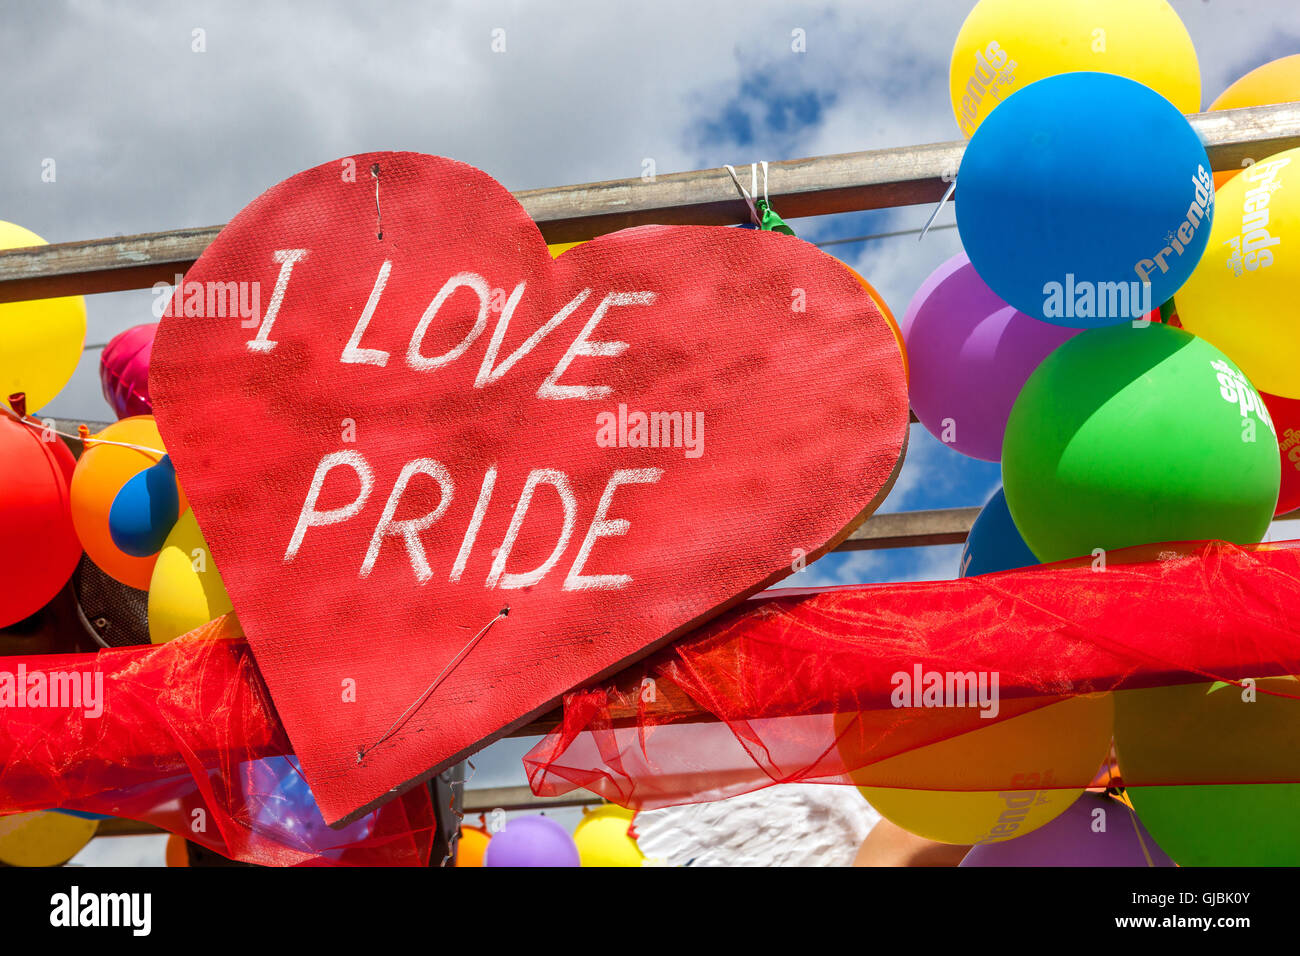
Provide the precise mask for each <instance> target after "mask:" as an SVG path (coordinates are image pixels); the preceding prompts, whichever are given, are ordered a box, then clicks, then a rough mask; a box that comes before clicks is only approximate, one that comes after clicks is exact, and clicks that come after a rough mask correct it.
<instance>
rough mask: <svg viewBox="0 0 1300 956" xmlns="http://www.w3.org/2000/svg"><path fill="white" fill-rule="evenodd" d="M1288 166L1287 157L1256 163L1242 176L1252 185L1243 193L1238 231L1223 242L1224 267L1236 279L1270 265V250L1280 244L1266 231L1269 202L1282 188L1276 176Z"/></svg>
mask: <svg viewBox="0 0 1300 956" xmlns="http://www.w3.org/2000/svg"><path fill="white" fill-rule="evenodd" d="M1290 163H1291V160H1290V159H1289V158H1287V159H1270V160H1267V161H1266V162H1262V163H1255V165H1253V166H1251V167H1249V168H1248V169H1247V170H1246V171H1245V172H1244V173H1242V175H1243V176H1244V177H1245V178H1246V181H1247V182H1251V183H1254V184H1255V185H1254V186H1252V187H1251V188H1249V189H1247V190H1246V198H1245V201H1244V202H1243V203H1242V207H1241V208H1242V213H1241V232H1240V233H1239V234H1238V235H1235V236H1233V237H1232V238H1230V239H1228V240H1227V241H1226V242H1224V245H1225V246H1227V247H1228V261H1227V266H1228V268H1229V269H1230V270H1231V271H1232V274H1233V275H1235V276H1240V275H1241V274H1242V273H1243V272H1254V271H1255V270H1256V269H1266V268H1268V267H1269V266H1271V265H1272V264H1273V250H1272V248H1271V247H1272V246H1276V245H1278V244H1279V243H1281V241H1282V238H1281V237H1280V236H1274V235H1272V234H1271V233H1269V231H1268V228H1267V227H1268V217H1269V213H1268V201H1269V199H1270V198H1271V197H1272V195H1273V193H1274V191H1276V190H1278V189H1281V188H1282V184H1281V183H1280V182H1278V181H1277V174H1278V173H1280V172H1281V171H1282V169H1283V168H1284V167H1286V166H1288V165H1290Z"/></svg>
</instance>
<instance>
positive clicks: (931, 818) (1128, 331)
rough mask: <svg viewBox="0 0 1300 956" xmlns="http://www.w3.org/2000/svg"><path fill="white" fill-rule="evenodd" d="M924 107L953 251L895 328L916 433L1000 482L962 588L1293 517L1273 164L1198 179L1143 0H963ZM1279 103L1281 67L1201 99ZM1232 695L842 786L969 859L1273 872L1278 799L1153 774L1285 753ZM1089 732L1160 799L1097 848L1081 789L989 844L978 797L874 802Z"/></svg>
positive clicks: (1281, 156) (1290, 855) (1218, 690)
mask: <svg viewBox="0 0 1300 956" xmlns="http://www.w3.org/2000/svg"><path fill="white" fill-rule="evenodd" d="M950 91H951V96H952V106H953V112H954V115H955V117H956V119H957V123H958V125H959V127H960V128H961V129H962V131H963V132H964V133H965V134H966V135H967V136H969V137H970V141H969V143H968V144H967V147H966V150H965V154H964V156H963V159H962V162H961V167H960V169H959V171H958V174H957V184H956V189H955V196H956V211H957V227H958V232H959V235H960V237H961V242H962V246H963V252H962V253H961V254H960V255H958V256H955V257H954V258H952V259H950V260H949V261H947V262H945V263H944V264H943V265H941V266H939V268H938V269H936V270H935V271H934V273H933V274H932V275H931V276H930V277H929V278H928V279H927V280H926V281H925V282H924V283H923V284H922V286H921V288H920V289H919V290H918V291H917V293H916V295H915V297H914V298H913V300H912V302H911V304H910V306H909V307H908V309H907V313H906V316H905V318H904V321H903V335H904V340H905V344H906V349H907V354H908V357H909V361H910V367H911V372H910V389H911V402H912V408H913V410H914V412H915V413H916V416H917V419H918V420H919V421H920V422H921V424H922V425H923V426H924V427H925V428H926V429H927V430H929V431H930V432H931V433H932V434H933V435H934V436H935V437H937V438H938V439H939V440H940V441H942V442H944V443H945V444H947V445H949V446H950V447H951V448H953V449H954V450H955V451H957V452H960V453H962V454H964V455H968V456H971V457H974V458H979V459H983V460H986V461H996V462H1000V463H1001V466H1002V481H1003V487H1002V488H1001V489H999V490H998V491H997V492H996V493H995V494H994V496H993V497H992V499H991V500H990V501H989V502H988V504H987V505H986V506H985V507H984V509H983V510H982V511H981V512H980V514H979V517H978V519H977V520H976V522H975V524H974V526H973V527H972V529H971V532H970V535H969V538H968V540H967V543H966V548H965V551H964V553H963V555H962V564H961V573H962V576H971V575H983V574H992V573H996V572H1001V571H1008V570H1012V569H1017V568H1026V567H1030V566H1032V565H1036V564H1038V563H1040V562H1044V563H1046V562H1054V561H1060V560H1064V559H1070V558H1078V557H1090V558H1091V559H1092V560H1093V561H1094V564H1095V563H1096V562H1097V561H1103V562H1104V560H1105V555H1106V553H1107V552H1109V551H1111V550H1114V549H1118V548H1124V547H1128V546H1131V545H1140V544H1148V543H1158V542H1177V541H1199V540H1223V541H1230V542H1235V543H1239V544H1247V543H1255V542H1258V541H1260V540H1261V538H1262V537H1263V536H1264V534H1265V533H1266V531H1267V529H1268V527H1269V524H1270V522H1271V520H1272V519H1273V517H1274V516H1275V515H1277V514H1282V513H1285V512H1288V511H1291V510H1293V509H1295V508H1296V507H1298V506H1300V318H1297V315H1298V314H1297V313H1296V311H1295V310H1294V309H1293V308H1291V307H1290V304H1289V302H1290V300H1289V296H1290V294H1291V293H1290V290H1292V289H1294V288H1295V286H1296V284H1297V282H1300V260H1298V259H1296V258H1294V257H1292V256H1290V255H1288V253H1287V250H1288V249H1289V248H1290V246H1291V244H1293V243H1300V150H1289V151H1285V152H1280V153H1276V154H1274V155H1265V156H1258V157H1256V158H1255V160H1254V161H1253V162H1250V163H1249V164H1248V165H1245V166H1244V168H1242V169H1240V170H1228V171H1220V172H1218V173H1214V172H1213V171H1212V170H1211V165H1210V161H1209V159H1208V157H1207V154H1206V151H1205V148H1204V146H1203V145H1202V144H1201V142H1200V139H1199V138H1198V136H1197V134H1196V132H1195V131H1194V130H1193V128H1192V127H1191V125H1190V124H1189V123H1188V122H1187V120H1186V118H1185V117H1184V116H1183V114H1184V113H1188V112H1196V111H1197V110H1198V109H1199V108H1200V97H1201V89H1200V75H1199V69H1198V66H1197V61H1196V54H1195V51H1194V50H1193V48H1192V45H1191V41H1190V39H1189V38H1188V35H1187V31H1186V30H1185V29H1184V27H1183V25H1182V23H1181V22H1180V21H1179V19H1178V16H1177V14H1176V13H1175V12H1174V11H1173V9H1172V8H1171V7H1170V6H1169V4H1168V3H1167V2H1165V0H1060V2H1055V3H1051V4H1044V3H1039V2H1037V0H980V2H979V3H978V4H977V5H976V6H975V8H974V10H973V11H972V12H971V13H970V15H969V16H968V18H967V19H966V22H965V23H964V25H963V26H962V28H961V31H960V33H959V36H958V39H957V42H956V46H955V48H954V51H953V57H952V64H951V72H950ZM1297 99H1300V56H1293V57H1287V58H1285V59H1283V60H1278V61H1276V62H1274V63H1269V64H1267V65H1265V66H1263V67H1260V68H1259V69H1258V70H1255V71H1254V72H1252V73H1250V74H1248V75H1247V76H1245V77H1243V78H1242V79H1241V80H1239V81H1238V82H1237V83H1234V84H1233V86H1232V87H1230V88H1229V89H1228V90H1227V91H1226V92H1225V93H1224V94H1223V95H1222V96H1220V97H1219V99H1218V100H1216V101H1215V102H1214V104H1213V105H1212V106H1211V109H1231V108H1236V107H1243V106H1258V105H1265V104H1269V103H1277V102H1286V101H1292V100H1297ZM1216 187H1217V188H1218V192H1217V193H1216ZM1103 566H1104V565H1103ZM993 586H995V587H996V586H997V585H993ZM1279 682H1280V683H1279ZM1258 684H1259V688H1260V694H1259V700H1260V701H1263V700H1264V699H1265V698H1267V700H1268V703H1267V704H1263V703H1256V704H1255V705H1254V706H1253V707H1250V706H1246V707H1243V706H1241V701H1242V698H1243V696H1244V695H1243V694H1242V693H1241V691H1240V689H1239V688H1236V687H1233V686H1224V685H1217V686H1216V687H1212V688H1210V689H1209V690H1207V687H1206V686H1205V685H1184V686H1180V687H1170V688H1156V689H1152V690H1131V691H1118V692H1116V693H1115V694H1114V695H1113V700H1112V699H1111V697H1109V696H1107V697H1100V698H1099V697H1095V696H1091V695H1084V696H1080V697H1076V698H1073V699H1069V700H1066V701H1063V702H1060V703H1053V704H1049V705H1048V706H1045V707H1041V708H1038V709H1036V710H1031V711H1029V712H1027V713H1023V714H1020V715H1019V716H1015V717H1011V718H1009V719H1005V720H1001V721H999V722H998V723H996V724H994V725H992V726H990V727H987V728H982V729H980V730H977V731H971V732H969V733H966V734H962V735H960V736H957V737H954V738H951V739H948V740H943V741H940V742H938V743H934V744H930V745H929V746H925V747H920V748H917V749H915V750H912V751H909V752H907V753H904V754H901V755H898V756H895V757H891V758H888V759H886V760H882V761H878V762H877V763H875V764H872V765H870V766H868V767H865V768H863V769H861V770H858V771H855V772H854V773H853V774H852V777H853V779H854V781H855V782H856V783H859V784H860V786H861V787H862V789H863V793H864V795H865V796H866V797H867V798H868V800H869V801H870V802H871V803H872V805H873V806H875V807H876V809H877V810H879V811H880V812H881V813H882V814H883V815H885V816H886V817H888V818H889V819H891V820H892V821H894V822H895V823H897V824H898V825H900V826H902V827H904V828H905V829H908V830H911V831H912V832H914V833H916V834H919V835H922V836H926V837H928V838H931V839H934V840H939V841H942V842H948V843H972V844H975V845H976V846H977V850H976V851H975V852H972V853H971V854H970V855H969V857H968V859H967V865H972V866H973V865H990V866H998V865H1020V864H1024V863H1031V862H1056V863H1072V862H1073V863H1079V864H1081V865H1096V864H1103V863H1106V862H1109V863H1110V864H1112V865H1156V864H1158V863H1160V862H1162V861H1164V862H1165V863H1166V864H1167V860H1166V858H1165V857H1164V856H1163V853H1162V852H1161V850H1162V849H1163V851H1165V852H1167V853H1168V854H1169V855H1170V856H1172V857H1173V858H1174V859H1175V860H1177V861H1178V862H1179V863H1181V864H1184V865H1193V864H1202V863H1218V864H1242V863H1274V864H1280V863H1290V864H1294V863H1297V862H1300V826H1297V825H1296V824H1295V822H1294V821H1295V820H1297V819H1300V813H1297V811H1300V785H1296V784H1286V783H1278V784H1241V785H1206V786H1180V785H1172V784H1179V783H1183V782H1185V781H1186V780H1188V779H1195V777H1194V776H1193V774H1194V773H1195V772H1196V771H1195V769H1193V768H1196V767H1200V768H1202V769H1205V768H1206V767H1208V766H1210V765H1215V766H1216V770H1214V771H1212V772H1211V774H1210V775H1209V776H1207V777H1203V778H1201V779H1211V780H1213V779H1232V778H1231V777H1230V776H1228V774H1229V773H1230V772H1231V771H1230V770H1225V769H1223V768H1232V767H1237V768H1239V767H1243V766H1246V764H1247V763H1248V761H1245V760H1243V759H1241V748H1242V745H1241V741H1243V740H1251V741H1261V742H1262V743H1260V744H1259V745H1258V746H1257V747H1256V749H1257V750H1258V751H1259V755H1258V757H1259V759H1258V761H1257V763H1258V764H1260V765H1265V764H1267V751H1268V748H1270V747H1272V748H1274V749H1275V750H1278V749H1284V750H1288V751H1293V750H1294V749H1295V747H1296V746H1297V745H1298V744H1300V739H1296V737H1295V734H1294V732H1292V731H1290V730H1288V729H1287V728H1289V727H1293V726H1295V710H1296V706H1297V704H1296V701H1295V700H1294V699H1293V698H1295V697H1297V696H1300V691H1297V690H1296V688H1297V687H1298V686H1300V684H1297V683H1296V681H1295V679H1294V678H1289V677H1282V678H1268V679H1265V680H1261V681H1259V682H1258ZM1273 684H1278V687H1277V688H1275V689H1276V690H1277V692H1278V694H1280V695H1281V696H1278V695H1270V694H1269V692H1268V691H1269V688H1270V687H1272V685H1273ZM1252 699H1253V698H1252ZM1288 708H1289V709H1288ZM848 719H850V718H849V715H845V716H842V717H841V718H840V720H841V726H840V729H841V731H842V736H841V749H844V748H845V747H846V746H848V744H846V743H845V740H846V739H848V738H851V737H852V734H847V735H845V734H843V731H844V729H845V726H847V725H845V724H844V721H846V720H848ZM1112 736H1113V737H1114V744H1115V748H1116V751H1117V753H1118V756H1119V760H1120V766H1121V767H1122V768H1124V771H1125V772H1126V773H1127V774H1129V775H1130V779H1132V780H1135V781H1141V782H1144V783H1152V784H1156V783H1163V784H1171V785H1148V786H1136V787H1132V788H1130V790H1129V791H1128V799H1129V800H1131V804H1132V807H1135V808H1136V810H1137V812H1138V813H1139V814H1141V816H1142V822H1143V823H1144V824H1145V826H1146V829H1145V830H1144V829H1142V828H1141V826H1140V825H1139V826H1136V827H1135V826H1134V825H1126V824H1122V823H1118V822H1117V820H1112V823H1111V831H1112V832H1116V831H1117V834H1116V835H1115V836H1114V837H1113V838H1106V839H1092V838H1091V837H1093V836H1095V835H1096V834H1097V833H1098V832H1103V833H1104V832H1105V828H1104V827H1103V829H1102V830H1101V831H1098V830H1097V829H1096V828H1095V827H1090V821H1091V819H1092V817H1093V816H1094V811H1096V810H1102V811H1104V812H1109V813H1111V814H1112V815H1113V814H1115V813H1117V812H1118V813H1120V814H1123V813H1128V814H1130V815H1131V813H1132V810H1131V809H1130V808H1129V806H1127V805H1126V804H1123V803H1120V802H1118V801H1116V800H1115V799H1113V798H1111V797H1102V796H1092V795H1088V796H1086V798H1080V793H1081V791H1082V788H1081V787H1080V788H1076V789H1073V790H1059V789H1057V790H1046V791H1043V792H1042V793H1043V798H1042V799H1037V798H1036V799H1034V800H1032V801H1031V802H1030V803H1028V804H1026V806H1025V808H1024V811H1023V812H1022V813H1019V815H1018V816H1017V817H1016V826H1015V827H1014V828H1011V829H1007V828H1006V827H1002V828H1001V829H999V826H998V824H997V823H996V821H998V820H1005V819H1007V817H1006V811H1007V806H1006V801H1007V798H1008V791H1007V790H1005V789H1004V790H1002V791H999V792H994V791H970V790H962V789H961V788H960V787H958V788H957V789H955V790H954V789H946V790H945V789H938V790H935V789H930V790H926V789H906V790H900V789H891V788H890V787H889V786H887V785H881V784H882V782H884V783H885V784H887V783H888V782H890V781H891V780H899V779H903V780H908V781H916V782H917V786H918V787H920V786H922V785H923V782H924V781H926V780H931V779H933V780H934V781H936V783H935V785H936V786H947V787H951V786H952V779H953V776H954V774H956V776H958V777H960V776H962V775H963V773H965V772H966V770H968V769H972V755H974V757H975V760H976V761H977V762H978V764H979V770H978V773H979V779H980V780H984V781H989V780H993V779H995V778H998V774H999V773H1000V772H1001V771H1000V769H999V767H1000V766H1001V764H1002V763H1003V762H1005V761H1008V760H1009V761H1011V764H1014V765H1015V766H1020V767H1029V766H1032V767H1035V768H1043V769H1044V770H1047V769H1050V770H1052V771H1053V773H1054V774H1055V776H1056V778H1057V779H1067V778H1068V779H1074V780H1080V779H1087V774H1088V772H1089V771H1088V770H1087V769H1084V768H1087V767H1089V766H1091V767H1095V766H1097V764H1098V763H1100V762H1101V760H1102V758H1103V756H1105V754H1106V753H1107V751H1108V749H1109V747H1110V744H1111V738H1112ZM1233 741H1237V744H1236V745H1235V749H1234V744H1233ZM1234 753H1235V754H1237V758H1238V759H1237V763H1236V764H1233V762H1232V761H1233V759H1234V758H1233V756H1232V755H1233V754H1234ZM847 756H848V754H847V753H846V758H847ZM1179 758H1184V759H1183V762H1182V763H1181V764H1177V760H1178V759H1179ZM1198 761H1199V763H1198ZM972 775H973V774H972ZM1258 779H1269V778H1268V777H1267V776H1264V777H1260V778H1258ZM1274 779H1276V777H1275V778H1274ZM1103 815H1104V813H1103ZM1148 830H1149V833H1148V832H1147V831H1148ZM1026 834H1028V835H1026ZM1135 836H1136V839H1134V837H1135ZM1152 837H1154V840H1153V839H1152ZM1108 841H1109V842H1108ZM1157 844H1159V845H1158V846H1157Z"/></svg>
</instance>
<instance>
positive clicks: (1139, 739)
mask: <svg viewBox="0 0 1300 956" xmlns="http://www.w3.org/2000/svg"><path fill="white" fill-rule="evenodd" d="M1269 691H1273V692H1275V693H1269ZM1279 694H1286V695H1297V694H1300V683H1297V682H1296V680H1295V679H1294V678H1292V677H1280V678H1279V677H1273V678H1263V679H1260V680H1258V681H1257V682H1256V686H1255V688H1254V691H1253V694H1245V693H1243V690H1242V689H1241V688H1238V687H1236V686H1234V685H1230V684H1203V683H1202V684H1181V685H1176V686H1171V687H1156V688H1150V689H1146V690H1125V691H1117V692H1116V693H1115V695H1114V696H1115V751H1116V753H1117V754H1118V756H1119V768H1120V776H1121V777H1122V778H1123V779H1124V781H1125V782H1126V784H1129V786H1128V788H1127V791H1126V792H1127V793H1128V796H1129V799H1130V800H1132V801H1133V807H1134V809H1135V810H1137V814H1138V817H1139V818H1140V819H1141V820H1142V823H1143V824H1144V825H1145V826H1146V828H1147V830H1148V831H1150V833H1151V836H1152V838H1153V839H1154V840H1155V841H1156V843H1157V844H1159V846H1160V848H1161V849H1162V850H1164V851H1165V853H1167V854H1168V855H1169V856H1170V858H1171V859H1173V860H1174V861H1175V862H1176V863H1179V864H1181V865H1182V866H1295V865H1297V864H1300V784H1296V783H1253V782H1246V781H1270V780H1297V779H1300V700H1296V699H1294V696H1286V697H1283V696H1278V695H1279ZM1220 781H1223V782H1220ZM1227 781H1238V782H1227ZM1182 782H1187V783H1188V784H1190V785H1178V784H1180V783H1182ZM1133 784H1137V785H1136V786H1134V785H1133ZM1142 784H1150V785H1149V786H1142Z"/></svg>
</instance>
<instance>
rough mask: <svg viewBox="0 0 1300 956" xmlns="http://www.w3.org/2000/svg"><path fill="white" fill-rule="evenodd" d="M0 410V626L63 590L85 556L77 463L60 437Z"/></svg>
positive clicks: (25, 614)
mask: <svg viewBox="0 0 1300 956" xmlns="http://www.w3.org/2000/svg"><path fill="white" fill-rule="evenodd" d="M50 437H51V438H52V439H53V440H51V441H45V440H43V437H42V432H41V430H40V428H39V427H37V428H33V427H32V426H30V425H25V424H23V423H22V422H19V421H17V420H15V419H14V418H12V417H10V416H9V415H0V560H3V561H4V568H5V570H4V573H5V576H6V578H7V581H6V583H5V586H4V587H2V588H0V627H8V626H9V625H10V624H15V623H17V622H18V621H21V620H22V619H23V618H25V617H29V616H31V615H32V614H35V613H36V612H37V611H39V610H40V609H41V608H43V607H44V606H45V605H46V604H48V603H49V602H50V600H51V599H52V598H53V597H54V596H55V595H56V594H58V593H59V589H60V588H62V587H63V585H65V584H66V583H67V582H68V579H69V578H71V577H72V572H73V570H75V569H76V567H77V561H79V560H80V558H81V542H80V541H78V540H77V534H76V532H75V531H74V530H73V528H72V511H71V508H70V505H69V501H70V497H71V495H70V492H69V483H70V482H71V481H72V469H73V467H74V466H75V465H76V462H75V461H74V460H73V457H72V452H70V451H68V446H67V445H65V444H64V443H63V440H62V439H61V438H58V437H56V436H50Z"/></svg>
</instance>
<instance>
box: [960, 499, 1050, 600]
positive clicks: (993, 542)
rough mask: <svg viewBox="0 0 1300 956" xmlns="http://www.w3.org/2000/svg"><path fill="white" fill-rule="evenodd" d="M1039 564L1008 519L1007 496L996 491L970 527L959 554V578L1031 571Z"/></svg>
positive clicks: (1009, 515)
mask: <svg viewBox="0 0 1300 956" xmlns="http://www.w3.org/2000/svg"><path fill="white" fill-rule="evenodd" d="M1038 563H1039V561H1038V559H1037V558H1036V557H1034V552H1032V551H1030V550H1029V545H1027V544H1025V539H1024V538H1022V537H1021V536H1020V532H1019V531H1018V530H1017V529H1016V523H1015V522H1014V521H1012V520H1011V512H1010V510H1008V508H1007V496H1006V495H1004V494H1003V493H1002V489H1001V488H999V489H998V490H997V491H996V492H995V493H994V495H993V497H992V498H990V499H989V501H988V504H986V505H985V506H984V508H983V510H981V511H980V513H979V515H978V516H976V518H975V523H974V524H973V525H971V529H970V534H969V535H967V536H966V547H965V549H964V550H963V551H962V553H961V576H962V577H963V578H971V577H974V576H975V575H977V574H992V573H994V572H995V571H1012V570H1015V569H1016V568H1032V567H1033V566H1034V565H1036V564H1038Z"/></svg>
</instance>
